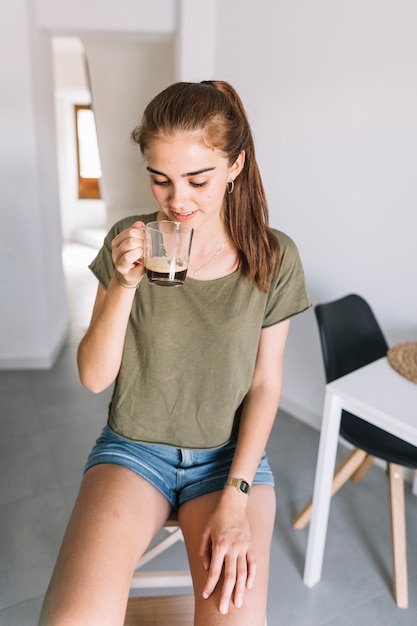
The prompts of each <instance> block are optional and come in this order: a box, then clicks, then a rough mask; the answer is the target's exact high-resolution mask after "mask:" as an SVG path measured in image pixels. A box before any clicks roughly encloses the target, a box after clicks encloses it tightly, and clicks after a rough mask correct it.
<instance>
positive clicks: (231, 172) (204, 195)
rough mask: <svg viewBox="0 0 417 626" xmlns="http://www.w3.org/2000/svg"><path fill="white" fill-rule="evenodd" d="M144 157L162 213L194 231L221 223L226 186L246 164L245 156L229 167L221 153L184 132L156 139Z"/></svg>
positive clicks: (195, 136) (196, 137)
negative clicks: (187, 224) (244, 163)
mask: <svg viewBox="0 0 417 626" xmlns="http://www.w3.org/2000/svg"><path fill="white" fill-rule="evenodd" d="M145 157H146V161H147V170H148V172H149V175H150V185H151V190H152V193H153V196H154V198H155V200H156V201H157V203H158V204H159V206H160V208H161V211H162V212H163V213H164V214H165V215H166V217H167V218H168V219H170V220H173V221H176V222H188V223H189V224H190V226H192V227H193V228H195V229H198V228H199V227H200V226H202V225H203V224H208V223H211V224H215V223H216V221H219V220H221V219H222V207H223V202H224V195H225V192H226V186H227V183H228V182H230V181H232V180H234V179H235V178H236V176H237V175H238V174H239V172H240V171H241V169H242V167H243V162H244V153H242V155H239V157H238V159H237V160H236V162H235V163H234V164H233V165H232V166H230V165H229V162H228V159H227V158H226V157H225V155H224V154H223V153H222V152H220V151H219V150H216V149H211V148H208V147H207V146H205V145H204V144H203V142H202V140H201V134H200V133H184V132H178V133H175V134H173V135H162V136H160V137H157V138H156V139H154V140H153V141H152V142H151V143H150V145H149V147H148V148H147V149H146V152H145Z"/></svg>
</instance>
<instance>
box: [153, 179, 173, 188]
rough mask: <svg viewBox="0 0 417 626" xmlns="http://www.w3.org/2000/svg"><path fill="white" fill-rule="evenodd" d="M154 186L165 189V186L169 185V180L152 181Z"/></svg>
mask: <svg viewBox="0 0 417 626" xmlns="http://www.w3.org/2000/svg"><path fill="white" fill-rule="evenodd" d="M152 182H153V184H154V185H157V186H158V187H166V186H167V185H169V180H155V179H154V180H153V181H152Z"/></svg>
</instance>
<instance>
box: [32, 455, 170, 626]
mask: <svg viewBox="0 0 417 626" xmlns="http://www.w3.org/2000/svg"><path fill="white" fill-rule="evenodd" d="M170 508H171V507H170V505H169V503H168V502H167V500H166V499H165V498H164V497H163V496H162V494H161V493H160V492H159V491H158V490H157V489H155V488H154V487H153V486H152V485H151V484H149V483H148V482H147V481H146V480H144V479H143V478H141V477H140V476H138V475H137V474H135V473H134V472H132V471H131V470H129V469H127V468H125V467H121V466H118V465H111V464H102V465H96V466H94V467H92V468H91V469H90V470H88V472H87V473H86V474H85V476H84V478H83V481H82V484H81V487H80V492H79V495H78V498H77V501H76V503H75V507H74V511H73V513H72V516H71V518H70V521H69V524H68V528H67V531H66V534H65V537H64V540H63V543H62V547H61V550H60V553H59V556H58V560H57V564H56V566H55V570H54V573H53V576H52V579H51V582H50V585H49V589H48V591H47V594H46V596H45V600H44V605H43V608H42V613H41V617H40V622H39V624H40V625H41V626H81V625H83V626H84V625H85V626H87V624H88V626H121V625H122V624H123V621H124V616H125V611H126V603H127V598H128V594H129V587H130V581H131V577H132V572H133V570H134V567H135V565H136V562H137V559H138V558H139V557H140V556H141V555H142V554H143V552H144V551H145V550H146V548H147V546H148V545H149V543H150V541H151V539H152V538H153V537H154V536H155V534H156V533H157V532H158V531H159V529H160V528H161V526H162V525H163V523H164V522H165V520H166V519H167V517H168V515H169V511H170Z"/></svg>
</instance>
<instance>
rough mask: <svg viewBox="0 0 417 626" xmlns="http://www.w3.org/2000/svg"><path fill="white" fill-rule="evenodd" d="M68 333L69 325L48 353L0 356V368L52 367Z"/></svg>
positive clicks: (65, 341) (30, 368)
mask: <svg viewBox="0 0 417 626" xmlns="http://www.w3.org/2000/svg"><path fill="white" fill-rule="evenodd" d="M69 335H70V329H69V326H68V327H67V329H66V331H65V332H64V333H63V335H62V336H61V337H60V339H59V341H58V342H57V344H56V345H55V346H54V348H53V349H52V350H51V352H50V353H49V354H46V355H42V356H35V357H33V356H24V355H22V356H19V357H4V358H3V357H0V370H1V371H4V370H41V369H50V368H51V367H53V365H54V363H55V361H56V360H57V358H58V356H59V355H60V354H61V351H62V349H63V348H64V346H65V344H66V343H67V342H68V338H69Z"/></svg>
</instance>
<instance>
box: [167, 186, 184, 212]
mask: <svg viewBox="0 0 417 626" xmlns="http://www.w3.org/2000/svg"><path fill="white" fill-rule="evenodd" d="M170 202H171V206H172V208H173V209H181V208H182V207H183V206H184V202H185V193H184V190H183V188H182V186H181V185H175V186H172V192H171V197H170Z"/></svg>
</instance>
